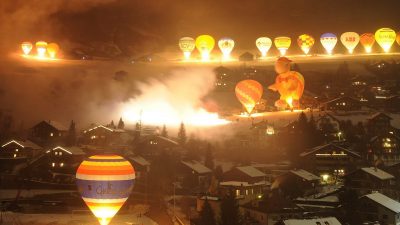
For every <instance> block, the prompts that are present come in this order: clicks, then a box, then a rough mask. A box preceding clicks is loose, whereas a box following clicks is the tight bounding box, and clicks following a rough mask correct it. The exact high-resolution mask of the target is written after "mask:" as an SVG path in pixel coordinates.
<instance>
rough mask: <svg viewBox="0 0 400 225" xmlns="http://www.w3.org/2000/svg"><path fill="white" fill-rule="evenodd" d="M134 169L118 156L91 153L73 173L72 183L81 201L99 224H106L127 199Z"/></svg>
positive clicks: (131, 187)
mask: <svg viewBox="0 0 400 225" xmlns="http://www.w3.org/2000/svg"><path fill="white" fill-rule="evenodd" d="M134 180H135V170H134V168H133V166H132V165H131V163H130V162H129V161H127V160H125V159H124V158H123V157H121V156H118V155H94V156H91V157H89V158H88V159H86V160H84V161H83V162H82V163H81V165H80V166H79V168H78V170H77V172H76V185H77V186H78V190H79V192H80V193H81V196H82V199H83V201H84V202H85V203H86V205H87V206H88V207H89V209H90V210H91V211H92V213H93V214H94V215H95V216H96V218H97V219H98V221H99V222H100V224H101V225H107V224H109V223H110V221H111V219H112V218H113V217H114V216H115V215H116V214H117V212H118V211H119V209H120V208H121V207H122V205H123V204H124V203H125V201H126V200H127V199H128V197H129V195H130V193H131V191H132V189H133V185H134Z"/></svg>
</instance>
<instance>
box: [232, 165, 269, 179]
mask: <svg viewBox="0 0 400 225" xmlns="http://www.w3.org/2000/svg"><path fill="white" fill-rule="evenodd" d="M236 168H237V169H238V170H240V171H242V172H243V173H245V174H247V175H248V176H250V177H265V176H266V174H265V173H263V172H261V171H260V170H258V169H256V168H255V167H253V166H239V167H236Z"/></svg>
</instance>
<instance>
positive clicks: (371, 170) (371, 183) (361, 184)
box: [344, 167, 397, 196]
mask: <svg viewBox="0 0 400 225" xmlns="http://www.w3.org/2000/svg"><path fill="white" fill-rule="evenodd" d="M344 187H345V188H346V189H350V190H354V191H356V192H357V193H358V195H359V196H361V195H366V194H369V193H372V192H376V191H379V192H380V193H383V194H385V195H388V196H396V195H397V191H396V190H395V189H396V181H395V177H394V176H393V175H392V174H389V173H387V172H385V171H383V170H381V169H379V168H376V167H364V168H360V169H358V170H356V171H353V172H351V173H349V174H347V175H345V176H344Z"/></svg>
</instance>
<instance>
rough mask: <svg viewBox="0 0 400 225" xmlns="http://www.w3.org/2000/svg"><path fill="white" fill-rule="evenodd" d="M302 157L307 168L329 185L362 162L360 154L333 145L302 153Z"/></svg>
mask: <svg viewBox="0 0 400 225" xmlns="http://www.w3.org/2000/svg"><path fill="white" fill-rule="evenodd" d="M300 157H301V158H302V159H303V162H304V166H305V168H307V169H309V170H310V171H312V172H314V173H316V174H318V175H319V176H321V177H322V178H323V180H324V181H325V182H328V183H329V182H333V181H336V180H337V178H338V177H342V176H344V175H345V174H346V173H348V172H350V171H353V170H355V169H356V168H357V165H359V164H360V163H361V161H362V158H361V156H360V155H359V154H358V153H356V152H353V151H351V150H350V149H348V148H344V147H341V146H338V145H335V144H333V143H330V144H325V145H321V146H317V147H315V148H312V149H311V150H310V151H307V152H303V153H301V154H300Z"/></svg>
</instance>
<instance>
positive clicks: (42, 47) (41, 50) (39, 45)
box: [35, 41, 47, 58]
mask: <svg viewBox="0 0 400 225" xmlns="http://www.w3.org/2000/svg"><path fill="white" fill-rule="evenodd" d="M35 46H36V53H37V56H38V57H40V58H44V57H46V51H47V42H45V41H38V42H36V44H35Z"/></svg>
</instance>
